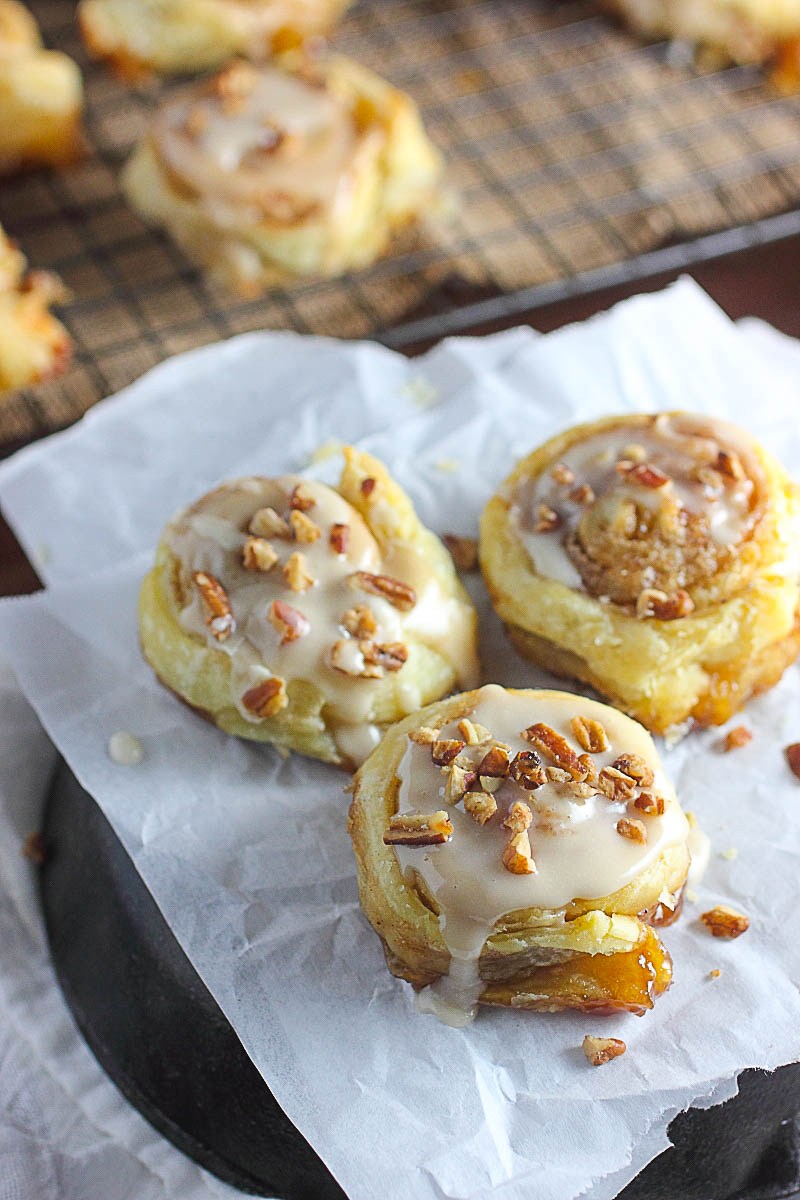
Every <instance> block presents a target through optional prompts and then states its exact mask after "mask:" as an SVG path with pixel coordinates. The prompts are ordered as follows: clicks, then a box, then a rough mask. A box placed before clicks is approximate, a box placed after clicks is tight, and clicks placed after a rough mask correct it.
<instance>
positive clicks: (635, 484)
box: [480, 413, 800, 733]
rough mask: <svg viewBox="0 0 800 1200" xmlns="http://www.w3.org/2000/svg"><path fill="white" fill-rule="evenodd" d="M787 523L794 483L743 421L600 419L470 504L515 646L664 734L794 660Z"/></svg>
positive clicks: (734, 699)
mask: <svg viewBox="0 0 800 1200" xmlns="http://www.w3.org/2000/svg"><path fill="white" fill-rule="evenodd" d="M799 521H800V493H799V492H798V489H797V488H796V487H795V486H794V485H793V484H792V483H791V482H790V480H789V479H788V478H787V475H786V473H785V471H784V470H783V468H782V467H781V466H780V464H779V463H778V462H777V461H776V460H775V459H774V458H773V457H772V456H771V455H770V454H768V453H767V452H766V451H765V450H764V449H762V447H760V446H759V445H757V444H756V442H755V441H754V440H753V439H752V438H751V437H750V436H749V435H748V434H747V433H745V432H744V431H743V430H740V429H738V428H736V427H734V426H732V425H729V424H727V423H724V422H721V421H715V420H711V419H709V418H705V417H699V416H690V415H688V414H682V413H662V414H659V415H656V416H644V415H638V414H637V415H631V416H621V417H609V418H607V419H605V420H602V421H598V422H595V423H593V424H590V425H581V426H577V427H576V428H574V429H571V430H568V431H567V432H566V433H563V434H560V435H559V436H558V437H555V438H553V439H552V440H551V441H549V442H547V443H546V444H545V445H544V446H542V447H540V449H538V450H535V451H534V452H533V453H532V454H531V455H529V456H528V457H527V458H525V459H524V460H523V461H522V462H521V463H519V465H518V466H517V468H516V470H515V471H514V472H513V474H512V475H511V476H510V478H509V479H508V480H506V482H505V484H504V485H503V487H502V488H501V489H500V491H499V493H498V494H497V495H496V496H495V497H494V498H493V499H492V500H491V501H490V502H489V504H488V505H487V507H486V509H485V511H484V514H483V517H482V521H481V538H480V557H481V565H482V569H483V572H484V576H485V579H486V582H487V585H488V588H489V591H490V593H491V596H492V601H493V603H494V606H495V608H496V610H497V612H498V613H499V615H500V616H501V618H502V619H503V621H505V623H506V626H507V629H508V632H509V634H510V636H511V638H512V640H513V642H514V644H515V645H516V646H517V648H518V649H519V650H520V651H521V653H522V654H524V655H526V657H528V658H530V659H532V660H533V661H534V662H536V663H538V664H539V665H540V666H543V667H545V668H546V669H547V670H549V671H553V672H554V673H555V674H557V675H566V676H571V677H573V678H575V679H581V680H583V681H584V682H586V683H590V684H592V685H593V686H594V687H596V688H597V689H598V690H599V691H601V692H603V693H604V694H605V695H606V696H608V697H609V698H610V699H611V700H612V701H613V703H614V704H616V705H617V706H618V707H620V708H622V709H623V710H624V711H626V712H628V713H630V714H631V715H632V716H634V717H636V718H638V720H640V721H641V722H642V723H643V724H644V725H646V726H647V727H648V728H649V729H651V730H653V731H654V732H657V733H665V732H667V731H668V730H675V729H676V727H681V726H683V725H684V723H686V722H689V721H693V722H696V723H697V724H698V725H701V726H706V725H719V724H722V723H723V722H725V721H727V720H728V718H729V717H730V716H731V715H732V714H733V713H734V712H735V711H736V710H737V709H739V708H741V706H742V705H743V704H744V703H745V701H746V700H747V699H748V698H749V697H750V696H752V695H754V694H756V693H757V692H760V691H764V690H765V689H766V688H769V687H771V686H772V685H773V684H775V683H776V682H777V681H778V680H779V679H780V677H781V675H782V673H783V671H784V670H785V668H786V667H787V666H788V665H789V663H791V662H792V661H793V660H794V659H795V658H796V656H797V654H798V650H799V649H800V624H799V623H798V599H799V598H800V586H799V583H798V579H799V568H798V528H799V527H800V526H799V524H798V523H799ZM685 727H687V728H688V725H687V726H685Z"/></svg>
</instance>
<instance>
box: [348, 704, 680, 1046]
mask: <svg viewBox="0 0 800 1200" xmlns="http://www.w3.org/2000/svg"><path fill="white" fill-rule="evenodd" d="M350 833H351V836H352V839H353V846H354V849H355V855H356V860H357V864H358V882H359V892H360V896H361V904H362V907H363V908H364V911H365V913H366V915H367V917H368V918H369V920H370V922H371V923H372V925H373V927H374V928H375V930H376V932H377V933H378V934H379V936H380V938H381V940H382V942H383V945H384V950H385V953H386V960H387V963H388V966H389V969H390V970H391V971H392V973H393V974H394V975H398V976H399V977H400V978H402V979H407V980H408V981H409V982H410V983H412V984H413V985H414V987H415V988H418V989H424V990H423V991H422V992H421V993H420V1000H419V1004H420V1006H421V1007H422V1008H423V1009H424V1010H426V1011H432V1012H435V1013H436V1014H437V1015H439V1016H441V1017H442V1018H443V1019H444V1020H446V1021H448V1022H450V1023H455V1024H463V1023H464V1022H465V1021H466V1020H468V1019H469V1016H470V1015H471V1013H472V1012H473V1010H474V1007H475V1005H476V1004H477V1003H481V1004H499V1005H507V1006H510V1007H512V1008H518V1009H519V1008H527V1009H535V1010H541V1011H545V1012H554V1011H557V1010H559V1009H565V1008H573V1009H579V1010H582V1011H587V1012H588V1011H595V1012H597V1011H608V1012H613V1011H617V1010H627V1011H630V1012H635V1013H642V1012H644V1010H645V1009H648V1008H651V1007H652V1005H653V1001H654V999H655V998H656V997H657V996H658V995H659V994H660V993H661V992H663V991H664V990H665V989H666V988H667V987H668V986H669V983H670V980H671V963H670V959H669V956H668V954H667V952H666V951H665V949H664V947H663V946H662V944H661V942H660V940H659V937H658V935H657V934H656V932H655V930H654V928H653V926H654V925H658V924H667V923H668V922H669V921H671V920H673V919H674V917H675V916H676V915H677V913H678V912H679V909H680V901H681V895H682V889H683V886H684V884H685V882H686V875H687V871H688V867H689V850H688V846H687V841H688V835H689V826H688V823H687V820H686V817H685V816H684V815H683V813H682V811H681V809H680V807H679V805H678V802H677V800H676V798H675V793H674V791H673V789H672V786H671V785H670V783H669V781H668V779H667V778H666V776H665V774H664V771H663V768H662V766H661V763H660V762H659V759H658V756H657V754H656V750H655V747H654V745H653V742H652V739H651V738H650V737H649V735H648V734H647V733H646V731H645V730H644V729H642V727H641V726H640V725H637V724H636V722H635V721H632V720H631V719H630V718H629V717H625V716H623V715H622V714H621V713H618V712H615V711H614V710H613V709H610V708H607V707H606V706H605V705H604V704H598V703H597V702H596V701H593V700H585V699H583V698H582V697H580V696H572V695H568V694H566V693H564V692H544V691H542V692H537V691H507V690H505V689H504V688H501V687H498V686H497V685H496V684H490V685H488V686H487V687H483V688H481V689H480V690H478V691H474V692H468V693H466V694H462V695H459V696H453V697H451V698H450V699H447V700H442V701H440V702H439V703H436V704H431V705H429V706H428V707H427V708H426V709H424V710H423V711H422V712H420V713H416V714H415V715H414V716H412V717H409V718H408V719H407V720H405V721H402V722H401V723H400V724H399V725H396V726H395V727H394V728H393V729H390V730H389V732H388V733H387V734H386V736H385V737H384V739H383V741H382V743H381V744H380V746H379V747H378V748H377V750H375V751H374V753H373V754H371V755H370V757H369V758H368V759H367V761H366V762H365V763H364V765H363V766H362V767H361V769H360V770H359V772H358V774H357V775H356V777H355V781H354V791H353V802H352V805H351V809H350Z"/></svg>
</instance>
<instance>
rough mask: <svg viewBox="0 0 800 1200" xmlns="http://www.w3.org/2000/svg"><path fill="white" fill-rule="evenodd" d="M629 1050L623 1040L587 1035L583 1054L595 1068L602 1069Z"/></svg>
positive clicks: (584, 1040)
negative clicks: (605, 1064) (604, 1065)
mask: <svg viewBox="0 0 800 1200" xmlns="http://www.w3.org/2000/svg"><path fill="white" fill-rule="evenodd" d="M627 1049H628V1047H627V1046H626V1045H625V1043H624V1042H623V1041H622V1039H621V1038H605V1037H593V1036H592V1035H591V1034H590V1033H587V1035H586V1037H585V1038H584V1039H583V1053H584V1054H585V1055H586V1057H587V1059H588V1060H589V1062H590V1063H591V1064H592V1066H593V1067H602V1066H603V1064H604V1063H607V1062H611V1059H612V1058H619V1056H620V1055H621V1054H624V1053H625V1051H626V1050H627Z"/></svg>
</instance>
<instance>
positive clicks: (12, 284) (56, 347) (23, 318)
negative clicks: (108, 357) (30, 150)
mask: <svg viewBox="0 0 800 1200" xmlns="http://www.w3.org/2000/svg"><path fill="white" fill-rule="evenodd" d="M0 136H2V135H1V134H0ZM63 298H64V289H63V288H62V286H61V284H60V282H59V281H58V280H57V279H56V277H55V276H54V275H50V274H48V273H47V272H46V271H31V272H29V273H26V271H25V259H24V257H23V256H22V254H21V253H20V252H19V250H17V248H16V247H15V246H14V245H13V244H12V243H11V242H10V241H9V240H8V238H7V237H6V236H5V234H4V233H3V230H2V228H0V393H3V392H6V391H9V390H11V389H13V388H18V387H24V386H25V385H27V384H31V383H36V382H38V381H39V380H42V379H46V378H48V377H49V376H51V375H57V374H58V373H59V372H60V371H62V370H63V369H64V367H65V366H66V364H67V363H68V361H69V356H70V351H71V343H70V339H69V336H68V334H67V331H66V330H65V329H64V327H63V326H62V325H61V324H60V323H59V322H58V321H57V320H56V318H55V317H54V316H53V315H52V314H51V313H50V312H49V311H48V306H49V305H50V304H52V303H53V302H54V301H56V300H61V299H63Z"/></svg>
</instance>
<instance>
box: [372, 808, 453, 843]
mask: <svg viewBox="0 0 800 1200" xmlns="http://www.w3.org/2000/svg"><path fill="white" fill-rule="evenodd" d="M452 836H453V822H452V821H451V820H450V818H449V817H448V815H447V813H446V812H445V811H444V809H440V810H439V811H438V812H435V813H429V814H427V815H426V814H425V813H395V815H394V816H393V817H392V818H391V819H390V821H389V828H388V829H387V830H386V832H385V833H384V835H383V840H384V843H385V844H386V845H387V846H441V845H443V843H444V842H449V841H450V838H451V837H452Z"/></svg>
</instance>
